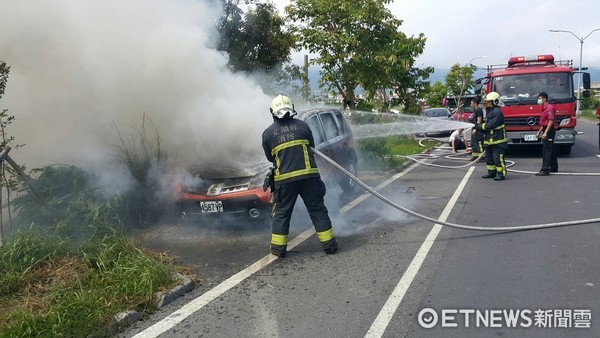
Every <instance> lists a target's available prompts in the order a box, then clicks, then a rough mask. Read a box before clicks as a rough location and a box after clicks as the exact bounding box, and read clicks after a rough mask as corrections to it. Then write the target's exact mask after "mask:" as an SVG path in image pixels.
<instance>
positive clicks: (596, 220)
mask: <svg viewBox="0 0 600 338" xmlns="http://www.w3.org/2000/svg"><path fill="white" fill-rule="evenodd" d="M311 150H312V151H313V153H315V154H316V155H317V156H319V157H320V158H322V159H323V160H325V161H326V162H328V163H329V164H331V165H332V166H334V167H335V168H336V169H338V170H339V171H341V172H342V173H343V174H344V175H346V176H348V178H350V179H351V180H352V181H354V182H355V183H356V184H358V185H360V186H361V187H362V188H363V189H365V190H366V191H368V192H369V193H371V194H372V195H373V196H375V197H377V198H379V199H380V200H382V201H383V202H385V203H387V204H388V205H390V206H392V207H393V208H395V209H398V210H400V211H402V212H404V213H406V214H408V215H411V216H414V217H417V218H420V219H423V220H426V221H429V222H432V223H435V224H440V225H445V226H448V227H451V228H457V229H462V230H475V231H523V230H534V229H546V228H556V227H564V226H572V225H581V224H590V223H599V222H600V218H589V219H582V220H576V221H566V222H554V223H542V224H532V225H521V226H506V227H480V226H471V225H463V224H457V223H452V222H446V221H441V220H438V219H435V218H433V217H429V216H426V215H423V214H419V213H418V212H416V211H413V210H410V209H408V208H406V207H403V206H401V205H399V204H397V203H395V202H394V201H392V200H390V199H389V198H387V197H385V196H383V195H381V194H380V193H379V192H377V191H376V190H375V189H373V188H371V187H370V186H368V185H367V184H365V183H364V182H362V181H361V180H360V179H358V178H357V177H356V176H354V175H352V174H351V173H350V172H349V171H347V170H346V169H344V167H342V166H341V165H339V164H337V163H336V162H335V161H334V160H332V159H331V158H329V157H327V156H326V155H325V154H323V153H322V152H320V151H318V150H316V149H314V148H311Z"/></svg>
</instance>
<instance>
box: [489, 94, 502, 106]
mask: <svg viewBox="0 0 600 338" xmlns="http://www.w3.org/2000/svg"><path fill="white" fill-rule="evenodd" d="M485 100H486V101H492V104H493V105H494V106H497V105H498V104H499V103H500V94H498V93H496V92H489V93H488V94H487V95H486V96H485Z"/></svg>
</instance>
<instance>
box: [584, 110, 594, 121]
mask: <svg viewBox="0 0 600 338" xmlns="http://www.w3.org/2000/svg"><path fill="white" fill-rule="evenodd" d="M581 117H583V118H586V119H593V120H596V110H594V109H582V110H581Z"/></svg>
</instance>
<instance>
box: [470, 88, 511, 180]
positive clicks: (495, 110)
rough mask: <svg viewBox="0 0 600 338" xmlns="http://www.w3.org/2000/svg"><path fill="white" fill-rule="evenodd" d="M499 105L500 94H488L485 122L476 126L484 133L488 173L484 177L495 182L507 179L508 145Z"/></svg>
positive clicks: (502, 114)
mask: <svg viewBox="0 0 600 338" xmlns="http://www.w3.org/2000/svg"><path fill="white" fill-rule="evenodd" d="M499 103H500V95H499V94H498V93H496V92H490V93H488V94H487V95H486V96H485V122H484V123H481V124H477V125H476V126H475V128H476V129H477V131H478V132H481V133H483V144H484V145H485V163H486V167H487V171H488V173H487V175H483V176H482V177H483V178H493V179H494V180H495V181H502V180H504V179H505V178H506V162H505V161H504V152H505V151H506V146H507V144H508V140H507V138H506V129H505V128H504V113H502V110H501V109H500V107H498V104H499Z"/></svg>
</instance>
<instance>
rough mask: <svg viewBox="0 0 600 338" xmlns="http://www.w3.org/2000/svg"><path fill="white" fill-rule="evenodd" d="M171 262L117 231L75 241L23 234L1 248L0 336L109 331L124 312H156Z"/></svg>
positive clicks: (79, 334) (100, 333)
mask: <svg viewBox="0 0 600 338" xmlns="http://www.w3.org/2000/svg"><path fill="white" fill-rule="evenodd" d="M174 270H175V267H174V266H173V264H172V261H171V260H170V259H169V258H168V257H166V256H163V255H160V254H157V253H150V252H145V251H143V250H141V249H139V248H138V247H136V246H135V245H134V244H133V243H132V242H130V241H129V240H127V239H126V237H124V236H121V235H119V234H117V233H114V234H112V235H104V236H103V237H101V238H92V239H89V240H86V241H83V242H76V241H73V240H71V239H68V238H61V237H59V236H53V235H42V234H39V233H33V232H28V233H26V232H22V233H18V234H16V235H14V236H13V237H12V238H11V239H10V241H9V242H8V243H7V244H6V245H5V246H3V247H1V248H0V337H32V336H38V337H89V336H94V337H108V336H111V335H112V334H114V333H115V332H116V331H115V329H116V328H115V326H114V323H113V317H114V315H115V314H117V313H119V312H121V311H124V310H136V311H138V312H140V313H148V312H151V311H152V310H154V308H155V305H154V301H153V296H154V293H155V292H157V291H164V290H168V289H170V288H172V287H173V286H175V285H176V284H177V281H176V280H175V279H174V278H173V271H174Z"/></svg>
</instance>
